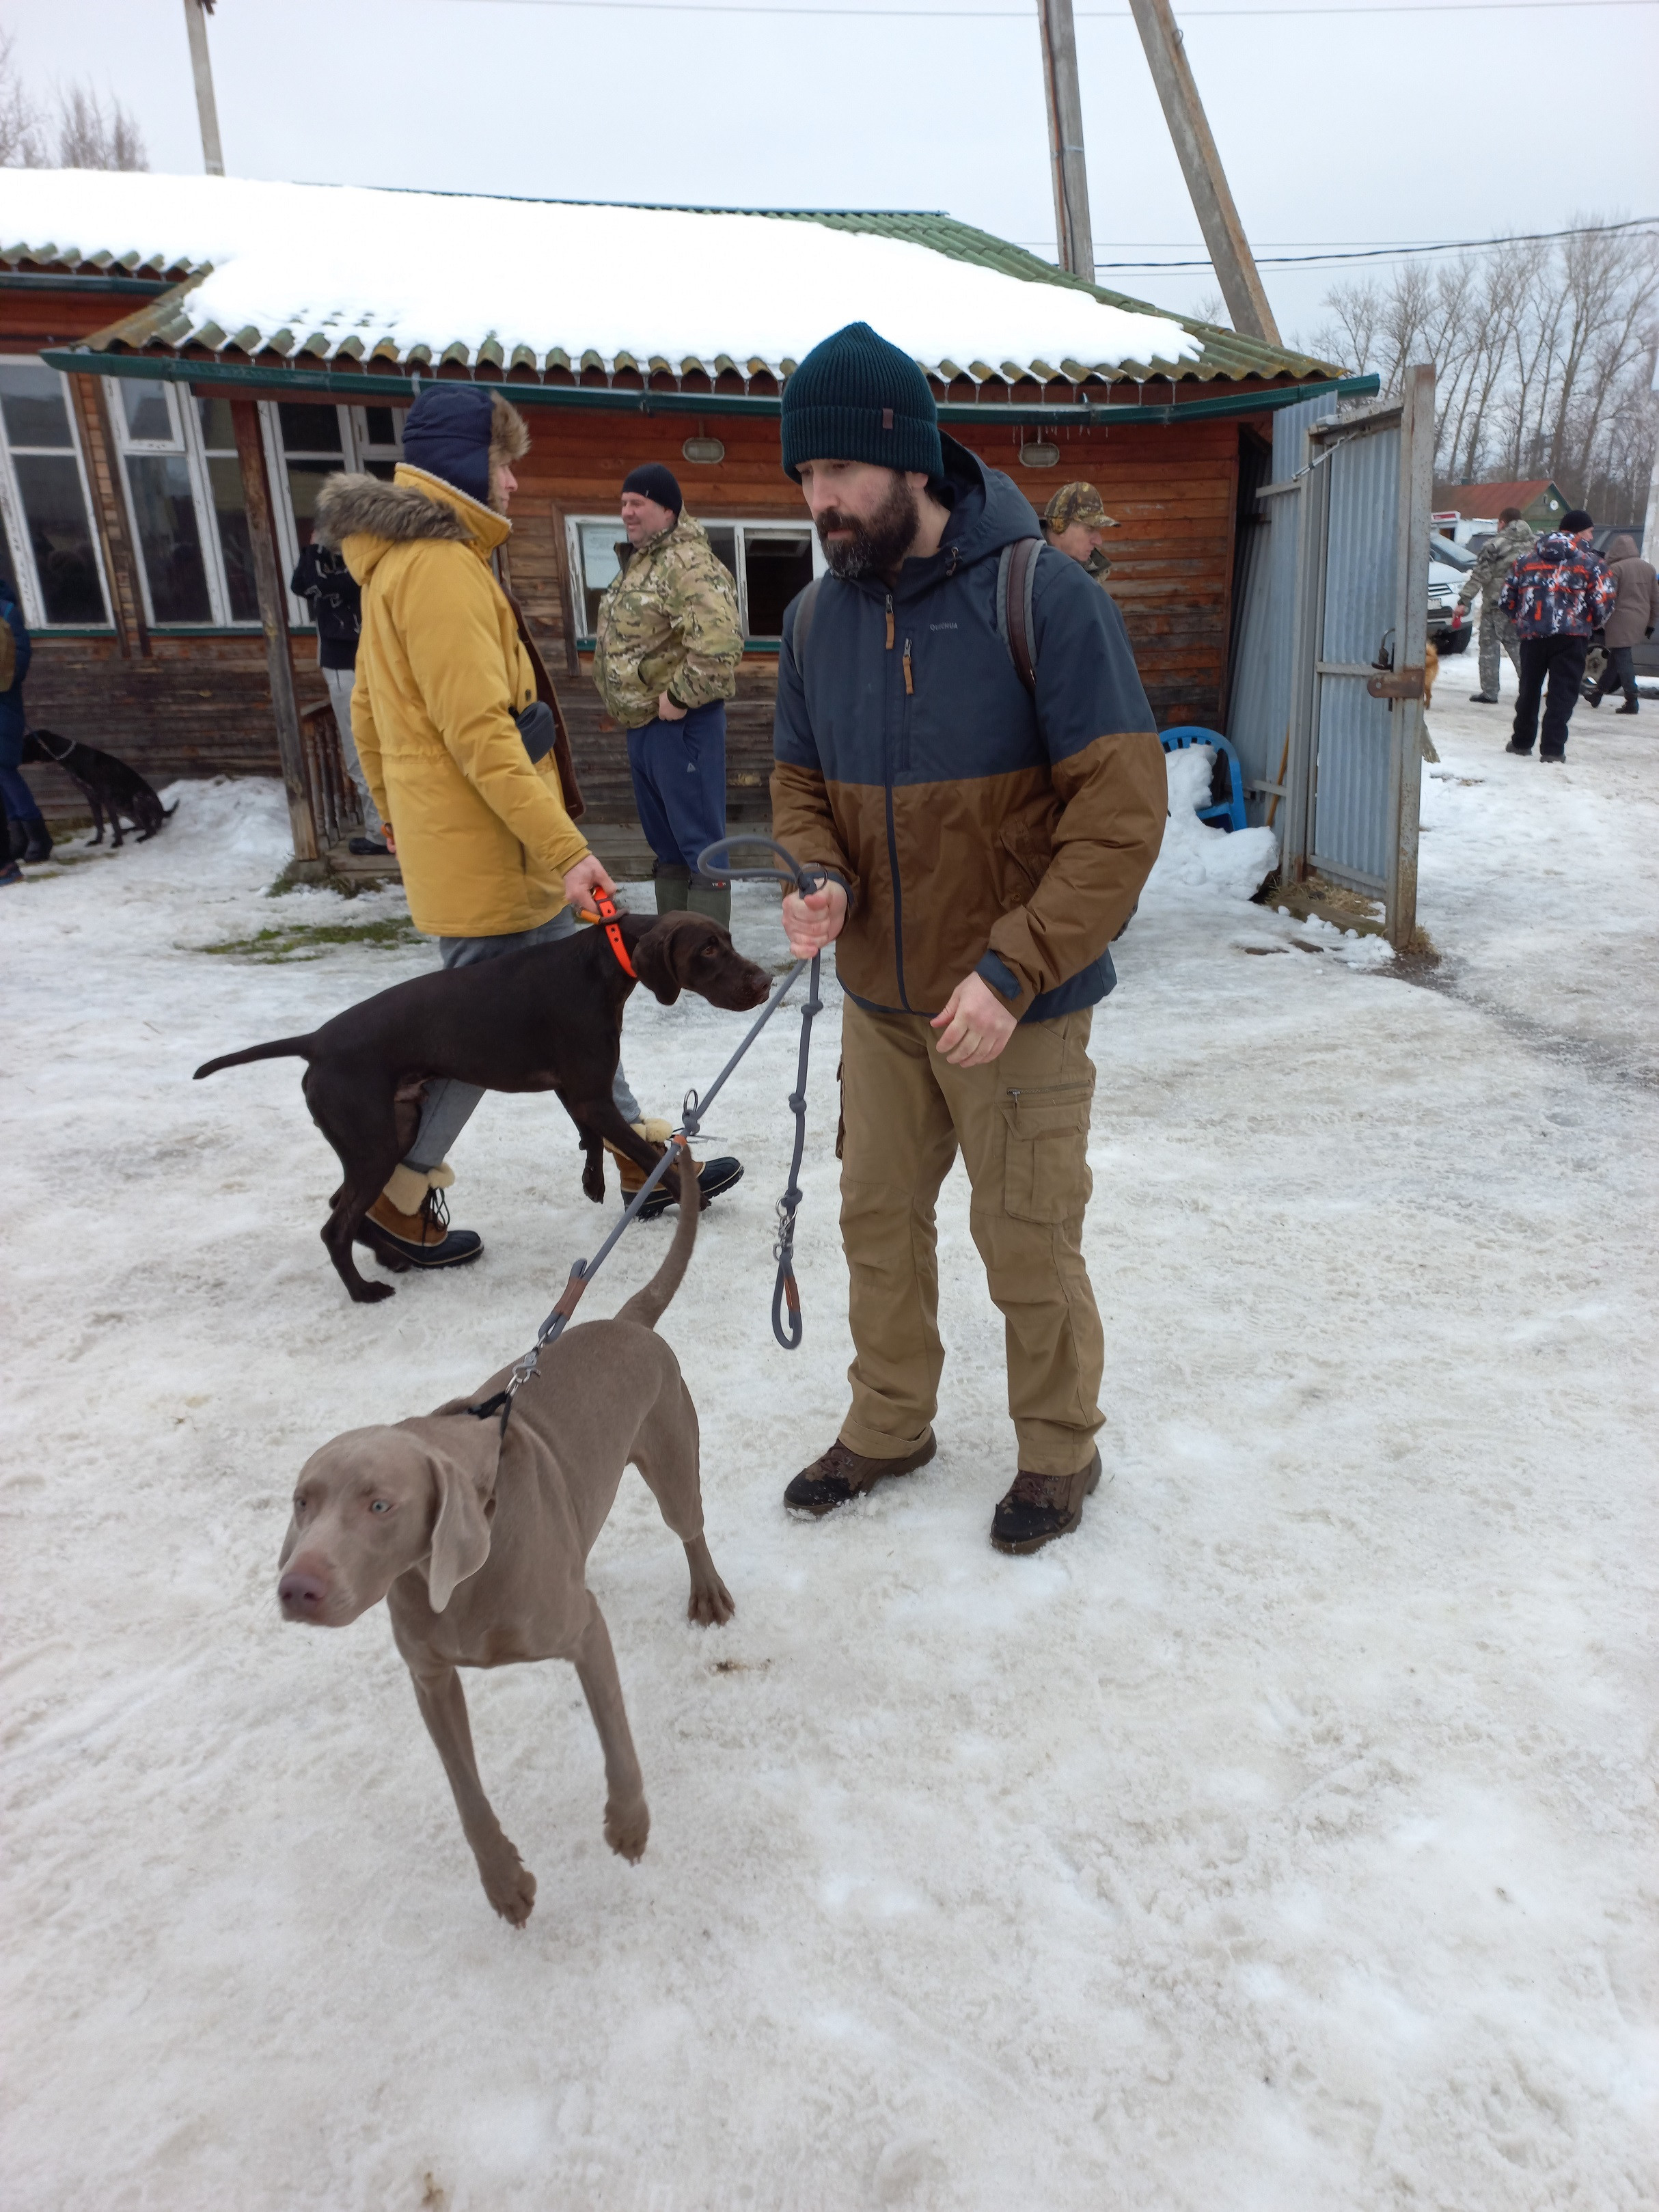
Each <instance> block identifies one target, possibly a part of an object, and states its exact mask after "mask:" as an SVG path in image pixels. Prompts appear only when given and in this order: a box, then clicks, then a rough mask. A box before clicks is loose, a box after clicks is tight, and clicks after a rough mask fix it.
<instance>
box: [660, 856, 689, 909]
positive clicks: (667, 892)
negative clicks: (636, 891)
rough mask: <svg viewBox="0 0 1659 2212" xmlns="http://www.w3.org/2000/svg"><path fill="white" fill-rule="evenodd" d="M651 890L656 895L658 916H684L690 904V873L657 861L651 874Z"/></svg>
mask: <svg viewBox="0 0 1659 2212" xmlns="http://www.w3.org/2000/svg"><path fill="white" fill-rule="evenodd" d="M651 888H652V890H653V891H655V893H656V895H657V912H658V913H659V914H684V912H685V909H686V907H687V905H688V903H689V902H690V890H691V871H690V868H681V867H669V866H666V865H665V863H664V862H662V861H660V860H659V862H658V863H657V866H656V867H655V869H654V870H653V873H652V877H651Z"/></svg>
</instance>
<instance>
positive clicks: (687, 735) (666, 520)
mask: <svg viewBox="0 0 1659 2212" xmlns="http://www.w3.org/2000/svg"><path fill="white" fill-rule="evenodd" d="M622 522H623V530H624V531H625V532H627V535H628V544H627V545H626V546H625V547H623V546H619V547H618V548H617V557H618V560H619V562H620V564H621V565H620V567H619V568H618V570H617V574H616V576H615V577H614V578H613V579H612V580H611V584H610V586H609V587H608V589H607V590H606V592H605V597H604V599H601V600H600V602H599V618H598V621H597V623H596V624H595V629H596V632H597V635H596V638H595V641H594V653H593V681H594V683H595V684H598V686H599V696H600V698H601V699H602V700H603V701H604V702H605V712H606V713H607V714H609V715H610V716H611V720H613V721H615V722H617V723H618V724H620V726H622V728H623V729H624V730H626V731H627V732H628V767H629V774H630V775H631V776H632V777H633V779H634V800H635V805H637V807H638V808H639V811H640V825H641V828H642V829H644V831H645V834H646V836H647V840H648V841H649V843H650V846H651V849H652V851H653V853H654V854H656V856H657V857H656V866H655V869H654V871H653V878H654V881H655V885H656V894H657V911H658V913H659V914H668V913H671V912H672V911H674V910H675V909H677V908H686V907H689V908H690V910H691V911H692V912H693V913H694V914H706V915H712V916H713V917H714V920H715V921H719V922H720V923H722V924H726V923H729V922H730V921H731V918H732V887H731V885H730V884H715V883H713V882H705V881H704V880H703V879H702V877H701V876H699V874H698V873H697V855H698V854H699V853H701V852H702V851H703V849H704V848H706V847H707V846H709V845H712V844H713V843H714V842H715V840H716V839H717V838H720V837H724V836H725V835H726V701H727V700H728V699H729V698H730V697H731V696H732V693H733V692H734V691H735V690H737V688H738V661H739V660H740V659H742V657H743V624H742V621H741V619H740V618H739V616H738V589H737V586H736V584H735V583H734V581H733V580H732V575H731V573H730V571H729V570H728V569H727V568H726V567H725V565H724V563H723V562H720V560H719V559H718V558H717V557H716V556H715V553H714V548H713V547H712V546H711V545H710V544H709V543H708V536H707V534H706V532H704V530H703V527H702V524H701V523H699V522H695V521H693V520H692V518H691V517H690V515H689V514H687V513H684V505H683V501H682V500H681V496H680V488H679V485H678V483H676V481H675V479H674V477H673V475H672V473H671V471H669V470H667V469H665V468H664V467H663V466H662V465H660V464H659V463H658V462H652V463H650V464H648V465H647V466H646V467H644V468H638V469H635V471H633V473H632V474H631V475H630V476H629V477H627V479H626V480H625V481H624V483H623V497H622Z"/></svg>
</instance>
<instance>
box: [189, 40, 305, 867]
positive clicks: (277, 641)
mask: <svg viewBox="0 0 1659 2212" xmlns="http://www.w3.org/2000/svg"><path fill="white" fill-rule="evenodd" d="M187 4H193V0H187ZM230 413H231V420H232V421H233V422H234V423H235V425H236V457H237V459H238V460H240V463H241V465H242V496H243V498H244V500H245V501H246V506H247V534H248V538H249V539H250V541H251V542H252V547H253V579H254V582H255V584H256V586H257V587H258V594H259V619H260V622H261V623H263V624H264V633H265V665H266V667H267V668H268V669H269V671H270V704H271V710H272V712H273V713H274V714H275V715H276V749H277V751H278V752H279V753H280V755H281V757H282V763H283V785H284V786H285V787H286V789H287V792H288V815H289V822H290V823H292V825H293V829H294V857H295V860H315V859H316V858H317V825H316V823H315V821H314V820H313V816H312V811H311V788H310V786H309V784H308V782H307V778H306V757H305V746H304V743H303V740H302V739H301V734H300V709H299V704H298V702H297V700H296V699H295V691H294V660H293V656H292V654H291V653H290V651H289V635H288V599H287V596H286V594H285V592H284V590H283V571H282V564H281V562H279V561H278V559H277V557H276V510H275V507H274V506H273V504H272V501H271V496H270V471H269V470H268V469H267V467H266V465H265V447H264V439H263V438H262V437H261V435H260V434H259V407H258V401H257V400H252V399H233V400H232V401H231V403H230Z"/></svg>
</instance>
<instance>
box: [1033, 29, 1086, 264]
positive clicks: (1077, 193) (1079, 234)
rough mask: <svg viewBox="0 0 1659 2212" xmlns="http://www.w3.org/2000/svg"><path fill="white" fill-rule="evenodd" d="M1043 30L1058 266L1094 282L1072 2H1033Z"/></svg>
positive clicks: (1044, 88) (1044, 75)
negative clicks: (1035, 3)
mask: <svg viewBox="0 0 1659 2212" xmlns="http://www.w3.org/2000/svg"><path fill="white" fill-rule="evenodd" d="M1037 21H1038V22H1039V23H1040V24H1041V26H1042V84H1043V90H1044V93H1045V94H1046V95H1047V99H1048V157H1049V161H1050V164H1051V166H1052V167H1053V169H1054V237H1055V242H1056V243H1057V245H1058V246H1059V248H1060V267H1061V268H1062V269H1065V270H1070V272H1071V274H1072V275H1073V276H1081V277H1083V278H1084V279H1085V281H1086V282H1087V283H1091V284H1092V283H1094V281H1095V236H1094V230H1093V228H1092V226H1091V223H1090V221H1089V179H1088V175H1087V173H1086V171H1085V168H1084V165H1083V100H1082V95H1081V94H1079V90H1078V82H1077V33H1076V31H1075V30H1074V29H1073V26H1072V0H1037Z"/></svg>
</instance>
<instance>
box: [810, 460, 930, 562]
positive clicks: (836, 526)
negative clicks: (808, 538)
mask: <svg viewBox="0 0 1659 2212" xmlns="http://www.w3.org/2000/svg"><path fill="white" fill-rule="evenodd" d="M919 525H920V517H919V515H918V513H917V511H916V495H915V491H914V490H913V489H912V488H911V486H910V485H909V483H908V482H907V481H906V480H905V478H904V477H902V476H901V475H899V474H898V473H897V472H896V471H895V473H894V477H893V482H892V484H891V487H890V489H889V491H888V494H887V496H886V498H885V499H884V500H883V501H882V503H881V505H880V506H879V507H878V508H877V510H876V512H875V513H874V514H873V515H872V516H871V518H870V520H869V521H868V522H862V521H860V520H859V518H858V516H857V515H855V514H848V513H843V511H842V509H841V508H840V507H826V508H825V509H824V511H823V513H822V514H821V515H819V517H818V519H817V532H818V543H819V544H821V545H822V546H823V556H824V558H825V560H826V561H828V562H829V573H830V574H831V575H832V576H844V577H846V578H848V580H849V581H850V580H852V579H854V578H855V577H858V576H868V575H871V574H875V575H878V576H879V575H884V574H887V573H888V572H889V571H890V570H892V569H895V568H897V567H898V565H899V563H900V562H902V560H903V558H904V556H905V555H906V554H907V553H908V551H909V550H910V548H911V546H912V545H913V544H915V537H916V531H917V528H918V527H919ZM832 530H845V531H847V532H849V535H848V536H847V537H845V538H838V539H836V541H835V542H834V543H833V544H832V543H831V542H830V537H829V533H830V532H831V531H832Z"/></svg>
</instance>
